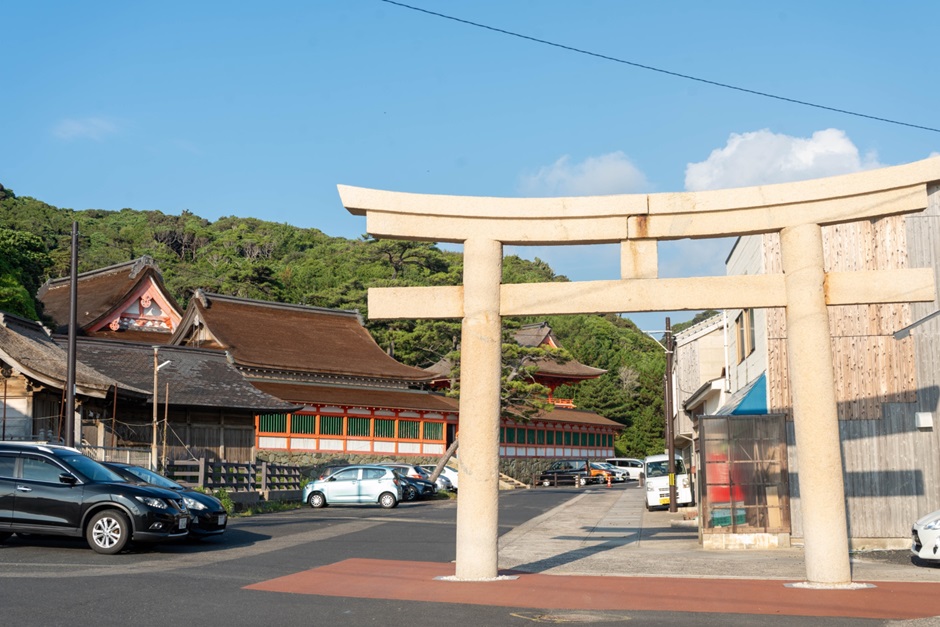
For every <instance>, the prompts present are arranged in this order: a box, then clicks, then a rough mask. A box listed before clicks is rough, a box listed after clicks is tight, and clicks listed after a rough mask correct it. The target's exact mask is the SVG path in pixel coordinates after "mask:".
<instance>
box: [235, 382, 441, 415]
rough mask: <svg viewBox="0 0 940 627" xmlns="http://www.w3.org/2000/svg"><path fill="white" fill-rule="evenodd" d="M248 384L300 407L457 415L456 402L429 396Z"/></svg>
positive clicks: (428, 394) (361, 388) (385, 390)
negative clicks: (432, 412) (434, 412)
mask: <svg viewBox="0 0 940 627" xmlns="http://www.w3.org/2000/svg"><path fill="white" fill-rule="evenodd" d="M252 383H253V384H254V385H255V387H257V388H258V389H259V390H262V391H264V392H266V393H268V394H270V395H271V396H276V397H278V398H281V399H284V400H285V401H289V402H291V403H297V404H304V405H335V406H339V407H366V408H371V409H401V410H413V411H436V412H448V413H456V412H457V400H456V399H453V398H449V397H447V396H443V395H441V394H432V393H429V392H421V391H411V390H388V389H381V388H366V387H354V386H330V385H308V384H304V383H280V382H274V381H253V382H252Z"/></svg>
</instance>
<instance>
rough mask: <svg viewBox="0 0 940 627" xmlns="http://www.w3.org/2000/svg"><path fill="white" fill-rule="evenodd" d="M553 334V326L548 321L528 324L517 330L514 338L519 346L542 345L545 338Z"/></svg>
mask: <svg viewBox="0 0 940 627" xmlns="http://www.w3.org/2000/svg"><path fill="white" fill-rule="evenodd" d="M549 337H553V336H552V328H551V327H550V326H548V323H547V322H536V323H535V324H526V325H523V326H522V327H520V328H519V329H517V330H516V332H515V334H514V338H515V340H516V343H517V344H519V346H532V347H535V346H541V345H542V343H543V342H545V340H547V339H548V338H549Z"/></svg>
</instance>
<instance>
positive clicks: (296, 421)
mask: <svg viewBox="0 0 940 627" xmlns="http://www.w3.org/2000/svg"><path fill="white" fill-rule="evenodd" d="M290 432H291V433H300V434H303V435H312V434H314V433H316V432H317V417H316V416H312V415H309V414H294V415H293V416H291V419H290Z"/></svg>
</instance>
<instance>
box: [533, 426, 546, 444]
mask: <svg viewBox="0 0 940 627" xmlns="http://www.w3.org/2000/svg"><path fill="white" fill-rule="evenodd" d="M535 441H536V443H538V444H545V432H544V431H542V430H541V429H539V430H538V431H536V432H535Z"/></svg>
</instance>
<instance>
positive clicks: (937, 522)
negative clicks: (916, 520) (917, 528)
mask: <svg viewBox="0 0 940 627" xmlns="http://www.w3.org/2000/svg"><path fill="white" fill-rule="evenodd" d="M924 529H929V530H930V531H935V530H937V529H940V516H938V517H937V518H934V519H933V520H930V521H928V522H927V523H925V524H924Z"/></svg>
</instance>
